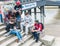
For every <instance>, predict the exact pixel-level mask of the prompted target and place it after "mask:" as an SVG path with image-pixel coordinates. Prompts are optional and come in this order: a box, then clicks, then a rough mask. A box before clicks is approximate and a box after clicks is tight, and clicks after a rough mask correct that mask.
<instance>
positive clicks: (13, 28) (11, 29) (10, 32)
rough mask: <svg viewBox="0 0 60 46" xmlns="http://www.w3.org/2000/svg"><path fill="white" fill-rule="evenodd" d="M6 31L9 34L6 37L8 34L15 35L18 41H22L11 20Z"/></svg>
mask: <svg viewBox="0 0 60 46" xmlns="http://www.w3.org/2000/svg"><path fill="white" fill-rule="evenodd" d="M8 30H9V32H8V34H7V36H8V35H10V34H15V35H16V36H17V37H18V41H22V35H21V33H20V32H19V31H17V29H16V24H15V22H14V21H13V20H11V21H10V22H9V24H8Z"/></svg>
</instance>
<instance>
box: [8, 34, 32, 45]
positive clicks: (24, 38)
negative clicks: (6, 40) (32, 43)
mask: <svg viewBox="0 0 60 46" xmlns="http://www.w3.org/2000/svg"><path fill="white" fill-rule="evenodd" d="M29 38H31V35H28V37H27V38H26V37H25V36H24V37H23V41H24V43H25V42H26V41H27V40H28V39H29ZM8 45H9V46H21V45H22V43H21V42H19V43H17V42H13V43H10V44H8Z"/></svg>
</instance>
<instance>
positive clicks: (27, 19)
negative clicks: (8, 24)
mask: <svg viewBox="0 0 60 46" xmlns="http://www.w3.org/2000/svg"><path fill="white" fill-rule="evenodd" d="M23 26H25V34H26V35H28V32H29V30H28V28H29V27H31V26H32V17H31V16H30V15H29V13H28V12H27V13H26V14H25V16H24V22H23V23H21V30H22V31H23Z"/></svg>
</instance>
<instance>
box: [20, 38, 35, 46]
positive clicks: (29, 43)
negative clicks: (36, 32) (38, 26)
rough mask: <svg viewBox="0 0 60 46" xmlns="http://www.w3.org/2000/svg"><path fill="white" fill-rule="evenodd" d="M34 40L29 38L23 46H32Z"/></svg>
mask: <svg viewBox="0 0 60 46" xmlns="http://www.w3.org/2000/svg"><path fill="white" fill-rule="evenodd" d="M33 42H35V40H33V38H31V39H29V40H28V41H26V42H25V43H24V44H23V45H21V46H30V45H31V44H32V43H33Z"/></svg>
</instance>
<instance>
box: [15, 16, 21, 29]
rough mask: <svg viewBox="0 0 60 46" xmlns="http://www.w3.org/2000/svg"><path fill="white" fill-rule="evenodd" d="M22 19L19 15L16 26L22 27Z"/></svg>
mask: <svg viewBox="0 0 60 46" xmlns="http://www.w3.org/2000/svg"><path fill="white" fill-rule="evenodd" d="M20 21H21V17H20V16H18V17H17V18H16V26H17V27H18V28H20Z"/></svg>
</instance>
